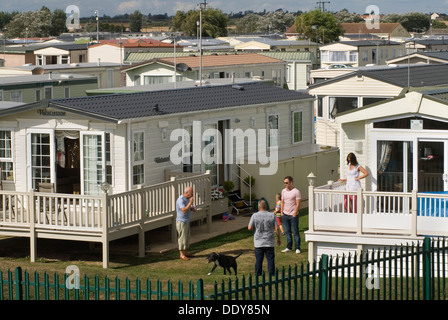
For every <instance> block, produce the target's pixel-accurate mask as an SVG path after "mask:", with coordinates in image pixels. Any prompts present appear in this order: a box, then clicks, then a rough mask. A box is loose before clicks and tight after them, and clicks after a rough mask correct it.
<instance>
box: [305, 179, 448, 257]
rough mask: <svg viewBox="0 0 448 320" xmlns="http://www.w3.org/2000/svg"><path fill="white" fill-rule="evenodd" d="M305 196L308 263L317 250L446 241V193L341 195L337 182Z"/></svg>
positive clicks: (341, 187)
mask: <svg viewBox="0 0 448 320" xmlns="http://www.w3.org/2000/svg"><path fill="white" fill-rule="evenodd" d="M308 192H309V203H308V208H309V226H308V230H307V231H306V232H305V239H306V241H307V242H308V248H309V257H310V261H312V259H314V258H315V256H316V255H315V253H316V254H317V255H318V253H317V252H318V251H319V252H321V253H322V252H323V251H325V250H327V251H332V252H334V254H346V253H347V252H348V251H347V250H348V248H355V247H357V248H358V251H360V250H361V249H362V248H363V246H366V247H371V246H374V245H378V244H381V245H386V244H389V245H394V244H395V245H399V244H402V243H406V242H413V241H417V240H419V239H423V237H424V236H436V237H445V236H448V194H446V193H436V192H434V193H424V192H418V191H417V190H414V191H412V192H376V191H364V190H363V189H359V190H358V191H346V190H345V185H344V184H342V183H340V182H337V183H333V184H331V185H324V186H320V187H317V188H314V187H312V186H310V187H309V190H308ZM342 248H345V249H342ZM344 250H345V251H344Z"/></svg>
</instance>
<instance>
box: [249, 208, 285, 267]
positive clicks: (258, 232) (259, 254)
mask: <svg viewBox="0 0 448 320" xmlns="http://www.w3.org/2000/svg"><path fill="white" fill-rule="evenodd" d="M266 208H267V204H266V201H264V200H261V201H260V202H258V212H256V213H254V214H253V215H252V217H251V218H250V221H249V225H248V227H247V228H248V229H249V230H254V247H255V274H256V275H261V274H262V272H263V271H262V270H263V259H264V256H265V255H266V260H267V261H268V271H269V274H271V275H274V274H275V253H274V247H275V236H274V231H275V233H276V234H277V244H278V245H280V244H281V239H280V231H279V229H278V226H277V219H276V217H275V214H274V213H272V212H269V211H266Z"/></svg>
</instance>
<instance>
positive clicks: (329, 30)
mask: <svg viewBox="0 0 448 320" xmlns="http://www.w3.org/2000/svg"><path fill="white" fill-rule="evenodd" d="M66 19H67V17H66V14H65V12H64V11H63V10H60V9H56V10H54V11H53V12H51V11H50V10H49V9H48V8H47V7H45V6H44V7H42V8H41V9H40V10H36V11H28V12H23V13H19V12H12V13H7V12H0V29H1V30H4V31H5V33H6V35H7V36H8V37H45V36H56V35H59V34H60V33H62V32H66V31H67V29H66V26H65V24H66ZM155 20H158V21H162V23H164V24H167V25H169V26H171V29H172V30H173V31H181V32H183V33H185V34H186V35H189V36H195V35H197V33H198V25H197V22H198V21H199V10H190V11H188V12H184V11H178V12H176V14H175V15H174V16H173V17H169V16H168V15H167V14H166V13H165V14H164V15H151V14H148V15H144V14H142V13H141V12H140V11H138V10H136V11H134V12H133V13H132V14H125V15H120V16H115V17H109V16H103V17H102V18H100V22H99V27H100V30H101V31H109V32H123V31H124V23H125V24H127V23H129V28H130V30H131V31H134V32H135V31H140V30H141V29H142V28H143V27H145V26H147V25H148V24H150V21H155ZM229 21H231V23H232V24H234V25H235V29H234V30H233V32H235V33H272V32H284V31H286V30H287V29H288V28H289V27H290V26H292V25H293V24H294V25H295V26H296V30H297V31H298V33H299V34H302V35H303V36H304V37H305V38H309V39H312V40H314V39H316V38H318V39H319V42H322V41H324V42H329V41H333V40H336V39H337V38H338V36H339V35H341V34H342V29H341V27H340V23H342V22H362V21H363V18H362V17H360V16H359V15H358V14H356V13H350V12H349V11H348V10H347V9H343V10H340V11H338V12H321V11H320V10H313V11H309V12H301V11H298V12H294V13H292V12H288V11H285V10H283V9H278V10H275V11H273V12H266V10H264V11H263V12H258V13H255V12H253V11H245V12H244V13H243V12H239V13H231V14H225V13H223V12H222V11H221V10H218V9H214V8H211V7H209V8H207V9H206V10H204V11H203V15H202V32H203V36H210V37H217V36H225V35H227V33H228V25H229ZM81 22H82V23H83V24H84V30H85V31H96V27H97V26H96V20H95V18H94V17H88V18H82V19H81ZM381 22H398V23H401V24H402V25H403V27H404V28H405V29H407V30H408V31H420V32H422V31H426V30H428V29H429V27H430V24H431V21H430V18H429V16H428V15H426V14H423V13H418V12H411V13H405V14H401V15H400V14H390V15H385V16H382V17H381ZM432 26H433V27H434V28H436V27H439V28H442V27H446V25H445V24H444V23H442V22H439V21H433V22H432Z"/></svg>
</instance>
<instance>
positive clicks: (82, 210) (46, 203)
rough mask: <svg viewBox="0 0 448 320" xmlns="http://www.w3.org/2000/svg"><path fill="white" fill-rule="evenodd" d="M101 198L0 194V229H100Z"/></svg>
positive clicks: (40, 194) (56, 194)
mask: <svg viewBox="0 0 448 320" xmlns="http://www.w3.org/2000/svg"><path fill="white" fill-rule="evenodd" d="M103 203H104V197H94V196H83V195H71V194H58V193H42V192H34V191H31V192H14V191H0V226H2V227H5V226H10V227H19V228H27V227H28V228H29V227H31V226H33V227H36V228H49V229H58V230H72V231H94V232H98V231H101V230H102V220H101V212H102V209H103V207H104V206H103Z"/></svg>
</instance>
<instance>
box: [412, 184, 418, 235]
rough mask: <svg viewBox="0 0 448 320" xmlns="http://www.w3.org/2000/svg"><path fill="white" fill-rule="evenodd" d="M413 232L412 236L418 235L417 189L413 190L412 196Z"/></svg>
mask: <svg viewBox="0 0 448 320" xmlns="http://www.w3.org/2000/svg"><path fill="white" fill-rule="evenodd" d="M411 201H412V203H411V219H412V222H411V234H412V236H414V237H416V236H417V212H418V208H417V206H418V204H417V203H418V202H417V190H412V198H411Z"/></svg>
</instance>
